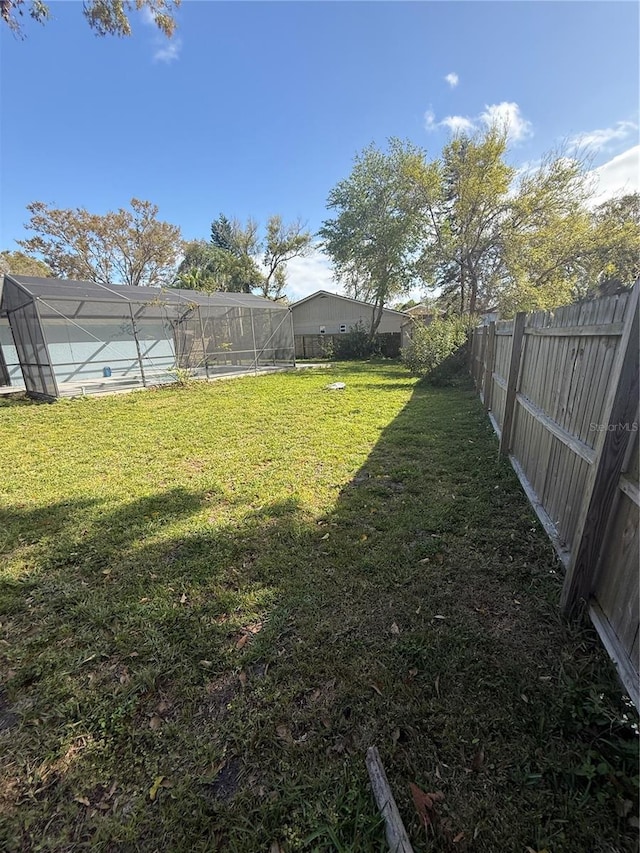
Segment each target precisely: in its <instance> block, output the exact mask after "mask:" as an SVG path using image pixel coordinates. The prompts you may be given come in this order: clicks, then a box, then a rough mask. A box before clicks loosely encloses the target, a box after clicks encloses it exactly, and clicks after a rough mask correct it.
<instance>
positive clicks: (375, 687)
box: [369, 681, 382, 696]
mask: <svg viewBox="0 0 640 853" xmlns="http://www.w3.org/2000/svg"><path fill="white" fill-rule="evenodd" d="M369 687H370V688H371V689H372V690H375V691H376V693H377V694H378V696H382V690H381V689H380V686H379V685H378V684H376V682H375V681H372V682H371V683H370V684H369Z"/></svg>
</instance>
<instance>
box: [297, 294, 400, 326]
mask: <svg viewBox="0 0 640 853" xmlns="http://www.w3.org/2000/svg"><path fill="white" fill-rule="evenodd" d="M291 311H292V312H293V329H294V333H295V335H296V336H298V335H318V334H320V327H321V326H324V329H325V334H327V335H338V334H340V326H341V324H344V325H345V326H346V330H347V331H349V328H350V327H351V326H355V325H356V323H358V322H361V323H364V325H365V326H367V327H368V326H369V325H370V323H371V315H372V312H373V308H372V306H370V305H365V304H364V303H362V304H360V303H357V302H352V301H350V300H348V299H341V298H340V297H339V296H332V295H331V294H328V295H324V294H319V295H318V296H315V297H314V298H313V299H309V300H308V301H307V302H303V303H302V304H301V305H293V306H292V307H291ZM405 319H406V318H405V317H404V316H403V315H402V314H396V313H394V312H393V311H387V310H385V311H384V312H383V314H382V320H381V321H380V326H379V327H378V331H379V332H380V333H383V332H400V326H401V325H402V323H403V321H404V320H405Z"/></svg>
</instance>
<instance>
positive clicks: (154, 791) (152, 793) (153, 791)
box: [149, 776, 164, 802]
mask: <svg viewBox="0 0 640 853" xmlns="http://www.w3.org/2000/svg"><path fill="white" fill-rule="evenodd" d="M163 781H164V776H156V778H155V780H154V783H153V785H152V786H151V787H150V788H149V799H150V800H151V801H152V802H153V800H155V798H156V797H157V796H158V791H159V790H160V788H161V787H162V783H163Z"/></svg>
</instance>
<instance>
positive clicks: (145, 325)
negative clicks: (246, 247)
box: [0, 275, 295, 399]
mask: <svg viewBox="0 0 640 853" xmlns="http://www.w3.org/2000/svg"><path fill="white" fill-rule="evenodd" d="M294 364H295V362H294V343H293V325H292V320H291V312H290V310H289V309H288V308H287V307H286V306H284V305H279V304H278V303H275V302H271V301H270V300H268V299H262V298H261V297H259V296H252V295H251V294H244V293H210V294H209V293H204V292H200V291H196V290H177V289H175V290H174V289H159V288H152V287H124V286H118V285H113V286H110V287H107V286H105V285H101V284H96V283H95V282H89V281H60V280H58V279H53V278H32V277H31V276H20V275H5V277H4V282H3V285H2V296H1V299H0V388H1V387H2V386H5V388H6V387H7V386H8V387H23V388H24V389H25V390H26V391H27V393H28V394H29V395H30V396H33V397H41V398H44V399H54V398H56V397H64V396H75V395H78V394H93V393H104V392H106V391H116V390H121V389H126V388H135V387H143V386H148V385H158V384H162V383H167V382H175V381H176V379H177V378H182V376H185V375H186V373H183V371H187V372H188V373H189V374H190V375H192V376H196V377H200V378H203V379H204V378H215V377H217V376H220V375H224V374H228V375H233V374H236V373H237V374H241V373H247V372H257V371H258V370H260V371H264V370H269V369H271V370H274V369H278V368H283V367H290V366H293V365H294Z"/></svg>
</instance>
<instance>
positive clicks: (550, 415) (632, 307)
mask: <svg viewBox="0 0 640 853" xmlns="http://www.w3.org/2000/svg"><path fill="white" fill-rule="evenodd" d="M638 287H639V285H638V284H636V286H635V288H634V290H633V291H631V292H630V293H629V292H627V293H624V294H620V295H617V296H611V297H605V298H602V299H597V300H593V301H591V302H585V303H581V304H576V305H568V306H565V307H562V308H559V309H558V310H557V311H555V312H544V311H541V312H535V313H533V314H529V315H526V316H525V315H518V317H517V318H516V321H509V322H504V321H501V322H497V323H496V324H495V339H494V340H493V341H490V338H489V333H488V331H487V330H485V329H484V328H483V329H477V330H476V331H475V333H474V336H473V342H472V354H473V356H472V364H471V370H472V374H473V377H474V380H475V382H476V387H477V388H478V390H479V392H481V390H482V389H483V388H484V389H486V394H485V396H486V405H485V407H486V408H488V409H489V417H490V418H491V421H492V424H493V426H494V429H495V431H496V433H497V434H498V436H499V438H500V450H501V452H502V453H505V454H507V455H508V456H509V459H510V460H511V463H512V465H513V467H514V469H515V471H516V473H517V474H518V477H519V479H520V481H521V483H522V486H523V488H524V490H525V492H526V493H527V496H528V497H529V500H530V501H531V504H532V506H533V507H534V509H535V511H536V513H537V515H538V517H539V519H540V521H541V522H542V524H543V526H544V528H545V530H546V531H547V533H548V535H549V537H550V538H551V540H552V542H553V544H554V546H555V548H556V551H557V552H558V555H559V556H560V558H561V560H562V562H563V563H564V565H565V566H566V567H567V578H566V580H565V586H564V588H563V594H562V602H561V603H562V606H563V608H564V609H565V610H569V609H571V608H572V607H573V606H575V604H576V603H577V601H578V600H579V599H581V598H586V599H589V598H591V599H592V601H591V609H592V611H593V614H592V615H593V621H594V623H595V624H596V627H598V630H599V632H600V634H601V636H602V637H603V641H604V642H605V645H606V646H607V648H608V649H609V651H610V653H611V655H612V657H613V658H614V660H616V662H617V664H618V667H619V671H620V673H621V675H622V678H623V681H624V683H625V684H626V685H627V687H628V689H629V691H630V694H632V695H633V694H634V690H633V689H632V687H631V686H630V684H631V682H630V674H632V673H635V675H636V682H637V672H638V662H637V654H638V644H639V643H638V560H637V557H638V502H637V497H638V486H637V482H638V458H637V457H638V451H637V441H636V437H635V435H634V436H633V439H634V442H635V444H634V446H635V450H634V452H633V453H630V452H627V445H628V435H627V436H624V435H623V436H622V437H620V436H614V437H612V436H611V435H610V434H609V435H608V437H605V434H604V433H605V432H606V431H607V430H608V431H609V432H610V431H611V429H612V426H611V419H612V418H613V417H614V416H616V417H618V416H619V417H622V418H623V420H625V423H626V424H627V426H626V427H625V428H629V424H630V423H631V421H630V418H631V417H632V416H633V412H637V409H638V403H637V396H638V380H637V377H636V374H637V373H638V370H637V367H635V366H634V365H637V363H638V356H637V349H638V341H637V338H638V333H637V324H638V320H637V311H638ZM634 324H635V325H634ZM634 330H635V331H634ZM634 348H635V349H634ZM634 353H635V355H634ZM616 413H617V414H616ZM630 413H631V414H630ZM636 419H637V415H636ZM636 429H637V424H636ZM623 454H626V455H625V461H624V466H625V467H624V468H623V474H622V475H621V474H620V471H621V466H623V461H622V455H623ZM634 454H635V455H634ZM607 478H608V479H607ZM618 478H619V479H620V485H619V487H616V486H615V484H616V483H617V482H618ZM608 481H611V484H610V485H607V482H608ZM614 491H615V493H616V497H615V500H614V499H613V497H612V494H613V492H614ZM620 495H621V496H622V497H621V496H620ZM600 502H602V506H600ZM596 528H597V530H598V531H599V532H598V536H599V538H598V539H597V543H598V545H597V547H596V545H595V544H594V543H595V539H594V537H595V535H596V534H595V529H596ZM605 530H606V536H607V537H608V538H607V540H606V547H604V546H603V547H604V550H600V551H598V548H599V547H600V543H601V542H602V541H603V537H604V536H605ZM598 554H599V556H598ZM631 601H633V604H631V603H630V602H631ZM603 626H604V627H603ZM605 634H606V637H605ZM634 655H635V658H634ZM634 701H636V702H637V701H638V698H637V687H636V689H635V695H634Z"/></svg>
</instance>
